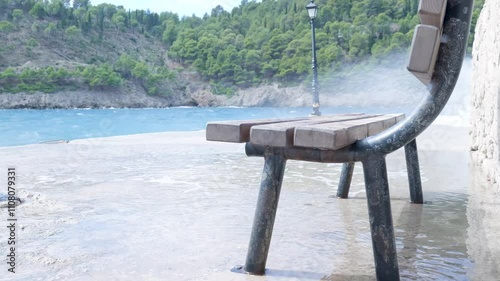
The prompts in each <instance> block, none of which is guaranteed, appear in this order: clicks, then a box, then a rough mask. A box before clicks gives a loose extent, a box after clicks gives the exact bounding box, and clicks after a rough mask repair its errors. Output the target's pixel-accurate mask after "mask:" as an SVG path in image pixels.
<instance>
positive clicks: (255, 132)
mask: <svg viewBox="0 0 500 281" xmlns="http://www.w3.org/2000/svg"><path fill="white" fill-rule="evenodd" d="M374 116H375V115H365V114H342V115H334V116H322V117H313V118H309V119H307V120H301V121H294V122H285V123H278V124H268V125H259V126H254V127H252V129H251V130H250V142H251V143H253V144H256V145H265V146H272V147H289V146H293V135H294V131H295V128H296V127H299V126H311V125H317V124H328V123H334V122H341V121H347V120H356V119H363V118H370V117H374Z"/></svg>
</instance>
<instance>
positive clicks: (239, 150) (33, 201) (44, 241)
mask: <svg viewBox="0 0 500 281" xmlns="http://www.w3.org/2000/svg"><path fill="white" fill-rule="evenodd" d="M467 138H468V129H467V128H464V127H451V126H433V127H432V128H431V129H429V130H427V131H426V132H425V133H424V135H423V136H422V137H421V138H419V149H420V164H421V167H422V168H421V173H422V182H423V188H424V200H425V201H426V204H424V205H412V204H410V203H409V190H408V183H407V175H406V167H405V165H404V163H405V161H404V153H403V150H401V151H398V152H396V153H394V154H392V155H390V156H389V157H388V170H389V181H390V185H391V186H390V188H391V198H392V211H393V218H394V223H395V233H396V236H397V250H398V260H399V265H400V271H401V276H402V279H403V280H495V279H494V278H495V277H498V274H496V273H498V269H499V266H498V261H499V259H500V255H499V252H498V251H497V250H495V249H498V248H495V247H496V245H498V243H497V242H496V240H495V239H496V238H498V237H499V235H498V233H500V226H499V223H498V222H497V221H496V220H495V219H494V218H495V216H496V214H498V212H495V210H498V203H497V202H498V201H497V200H496V199H492V198H490V197H486V198H484V196H485V195H484V194H485V193H482V195H477V193H476V192H478V190H479V189H480V188H485V187H484V186H485V185H486V186H487V183H477V181H474V180H471V177H470V171H469V166H468V157H469V156H468V149H469V146H468V143H467V141H466V140H467ZM0 154H1V155H2V158H1V159H0V167H2V168H5V169H6V167H8V166H12V165H14V166H15V167H16V168H17V170H18V188H19V195H20V197H21V198H22V199H23V200H24V203H23V204H21V205H20V206H18V208H17V210H18V214H19V215H18V218H19V224H20V225H21V227H22V229H20V230H18V234H17V235H18V237H19V238H18V239H19V241H18V244H19V248H18V252H17V254H18V257H19V258H18V261H19V263H18V272H17V273H16V274H15V275H8V274H6V272H7V271H6V270H7V266H6V265H5V263H3V262H2V265H0V270H2V273H1V274H0V280H375V277H374V276H375V272H374V264H373V254H372V249H371V240H370V230H369V222H368V213H367V206H366V198H365V192H364V183H363V177H362V169H361V165H357V166H356V168H355V171H354V179H353V185H352V188H351V193H350V199H347V200H342V199H337V198H334V195H335V193H336V185H337V183H338V179H339V175H340V169H341V165H340V164H318V163H305V162H296V161H289V162H288V164H287V169H286V172H285V179H284V183H283V188H282V193H281V200H280V203H279V207H278V214H277V219H276V224H275V228H274V233H273V239H272V242H271V249H270V254H269V258H268V263H267V267H268V270H267V274H266V276H261V277H259V276H247V275H242V274H235V273H232V272H230V269H231V268H232V267H233V266H234V265H237V264H241V263H242V262H244V260H245V256H246V249H247V246H248V239H249V236H250V229H251V225H252V219H253V214H254V208H255V204H256V198H257V194H258V186H259V182H260V175H261V172H262V165H263V159H261V158H248V157H246V156H245V154H244V147H243V145H241V144H223V143H211V142H206V141H204V132H190V133H187V132H186V133H161V134H147V135H136V136H126V137H112V138H105V139H92V140H80V141H72V142H70V143H61V144H41V145H30V146H22V147H5V148H0ZM5 180H6V179H3V178H2V179H0V181H5ZM3 183H4V182H2V184H3ZM471 183H472V184H471ZM481 184H482V185H481ZM479 186H483V187H479ZM486 188H487V187H486ZM2 192H4V191H3V190H1V191H0V193H2ZM481 196H483V197H481ZM485 200H486V201H485ZM488 204H489V205H488ZM485 205H488V206H489V207H488V208H490V209H488V208H486V209H485V208H484V206H485ZM0 210H1V209H0ZM488 210H489V211H488ZM485 212H486V213H485ZM0 219H2V221H6V213H5V212H2V214H1V216H0ZM488 228H491V229H496V230H498V231H499V232H494V231H493V232H490V231H489V230H488ZM6 237H7V231H0V249H2V251H4V250H5V249H6V247H7V245H6ZM1 255H2V256H5V255H4V254H3V253H2V254H1ZM478 262H480V264H478ZM13 277H14V278H13Z"/></svg>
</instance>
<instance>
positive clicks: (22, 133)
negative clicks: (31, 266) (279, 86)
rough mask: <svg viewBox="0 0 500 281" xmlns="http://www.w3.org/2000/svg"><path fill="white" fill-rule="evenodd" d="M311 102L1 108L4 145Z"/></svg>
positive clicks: (256, 113)
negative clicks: (276, 105)
mask: <svg viewBox="0 0 500 281" xmlns="http://www.w3.org/2000/svg"><path fill="white" fill-rule="evenodd" d="M410 110H411V108H409V107H402V106H399V107H365V108H363V107H356V108H355V107H330V108H321V112H322V113H323V114H324V115H327V114H342V113H378V114H380V113H408V112H409V111H410ZM311 112H312V109H311V108H305V107H302V108H273V107H260V108H259V107H252V108H234V107H222V108H197V107H177V108H163V109H70V110H62V109H58V110H0V132H2V133H1V136H2V137H1V138H0V146H15V145H26V144H36V143H42V142H50V141H59V140H70V141H71V140H75V139H85V138H98V137H110V136H120V135H131V134H143V133H157V132H169V131H198V130H203V129H204V128H205V125H206V123H207V122H210V121H223V120H244V119H263V118H292V117H304V116H308V115H309V114H310V113H311Z"/></svg>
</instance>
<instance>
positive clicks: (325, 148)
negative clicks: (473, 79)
mask: <svg viewBox="0 0 500 281" xmlns="http://www.w3.org/2000/svg"><path fill="white" fill-rule="evenodd" d="M472 7H473V0H461V1H448V2H447V1H446V0H421V2H420V6H419V14H420V17H421V21H422V23H423V25H419V26H417V27H416V32H415V34H414V38H413V42H412V51H411V54H410V61H409V63H408V67H407V68H408V70H409V71H410V72H411V73H412V74H414V75H415V76H416V77H417V78H418V79H419V80H420V81H422V82H423V83H424V84H426V85H427V86H428V91H429V93H428V94H427V96H426V97H425V98H424V99H423V100H422V102H421V103H420V104H419V105H418V106H417V108H416V109H415V111H413V112H412V113H411V114H410V115H409V116H407V117H406V118H405V117H404V116H403V115H401V114H396V115H367V114H345V115H334V116H324V117H318V116H315V117H303V118H293V119H271V120H251V121H227V122H211V123H208V124H207V129H206V137H207V140H210V141H222V142H235V143H246V145H245V151H246V154H247V155H248V156H259V157H264V160H265V161H264V170H263V173H262V179H261V185H260V191H259V197H258V199H257V207H256V210H255V217H254V222H253V227H252V233H251V237H250V243H249V248H248V252H247V258H246V262H245V265H244V266H242V267H236V268H234V269H233V271H236V272H241V273H247V274H255V275H262V274H264V273H265V266H266V261H267V256H268V252H269V246H270V241H271V236H272V231H273V226H274V220H275V216H276V210H277V206H278V200H279V195H280V192H281V184H282V181H283V176H284V172H285V165H286V161H287V160H300V161H311V162H321V163H343V168H342V174H341V178H340V181H339V188H338V191H337V196H338V197H340V198H347V196H348V193H349V186H350V182H351V177H352V171H353V168H354V163H355V162H361V163H362V164H363V173H364V180H365V189H366V197H367V201H368V214H369V218H370V230H371V237H372V246H373V254H374V261H375V272H376V276H377V280H399V266H398V260H397V251H396V243H395V237H394V228H393V222H392V213H391V203H390V195H389V183H388V179H387V168H386V161H385V157H386V155H387V154H389V153H392V152H394V151H396V150H398V149H400V148H402V147H404V148H405V155H406V162H407V170H408V178H409V182H410V197H411V201H412V202H413V203H423V195H422V188H421V183H420V171H419V164H418V156H417V145H416V138H417V136H418V135H419V134H420V133H422V132H423V131H424V130H425V129H426V128H427V127H428V126H429V125H430V124H431V123H432V122H433V121H434V120H435V118H437V116H438V115H439V113H440V112H441V111H442V110H443V108H444V106H445V105H446V103H447V101H448V99H449V98H450V96H451V94H452V92H453V89H454V87H455V84H456V82H457V80H458V76H459V74H460V70H461V68H462V62H463V58H464V56H465V50H466V47H467V38H468V34H469V29H470V21H471V14H472ZM442 38H445V39H444V40H442Z"/></svg>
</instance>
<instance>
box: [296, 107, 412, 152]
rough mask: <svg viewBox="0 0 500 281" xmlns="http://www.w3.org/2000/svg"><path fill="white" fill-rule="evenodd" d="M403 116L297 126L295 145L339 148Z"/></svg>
mask: <svg viewBox="0 0 500 281" xmlns="http://www.w3.org/2000/svg"><path fill="white" fill-rule="evenodd" d="M403 118H404V115H403V114H391V115H383V116H377V117H373V118H368V119H360V120H351V121H344V122H337V123H330V124H319V125H312V126H304V127H297V128H295V137H294V145H295V146H299V147H309V148H319V149H330V150H337V149H340V148H343V147H346V146H348V145H351V144H353V143H355V142H356V141H358V140H360V139H364V138H366V137H368V136H371V135H374V134H377V133H379V132H381V131H383V130H385V129H387V128H389V127H391V126H392V125H394V124H396V123H397V122H398V121H399V120H401V119H403Z"/></svg>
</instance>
